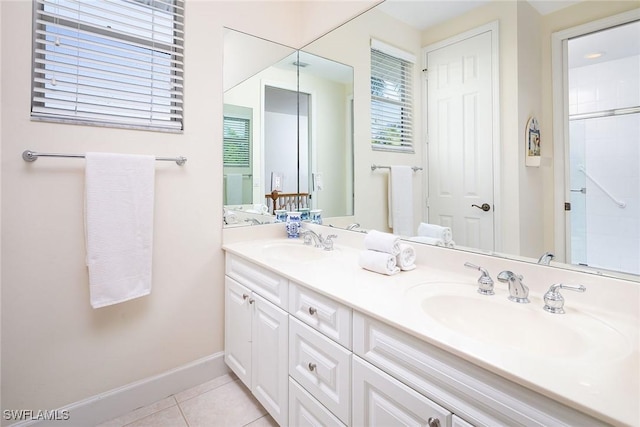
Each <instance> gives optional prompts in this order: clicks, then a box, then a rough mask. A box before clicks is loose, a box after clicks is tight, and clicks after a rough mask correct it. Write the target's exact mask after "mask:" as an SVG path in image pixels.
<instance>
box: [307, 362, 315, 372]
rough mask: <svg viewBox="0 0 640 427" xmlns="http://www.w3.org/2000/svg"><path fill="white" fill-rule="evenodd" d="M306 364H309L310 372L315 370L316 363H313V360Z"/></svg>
mask: <svg viewBox="0 0 640 427" xmlns="http://www.w3.org/2000/svg"><path fill="white" fill-rule="evenodd" d="M308 366H309V370H310V371H311V372H313V371H315V370H316V364H315V363H313V362H309V365H308Z"/></svg>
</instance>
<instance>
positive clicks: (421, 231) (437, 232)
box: [418, 222, 453, 243]
mask: <svg viewBox="0 0 640 427" xmlns="http://www.w3.org/2000/svg"><path fill="white" fill-rule="evenodd" d="M418 236H425V237H435V238H436V239H442V240H443V241H444V242H445V243H447V242H449V241H451V239H452V238H453V235H452V233H451V228H449V227H443V226H441V225H436V224H427V223H426V222H421V223H420V225H419V226H418Z"/></svg>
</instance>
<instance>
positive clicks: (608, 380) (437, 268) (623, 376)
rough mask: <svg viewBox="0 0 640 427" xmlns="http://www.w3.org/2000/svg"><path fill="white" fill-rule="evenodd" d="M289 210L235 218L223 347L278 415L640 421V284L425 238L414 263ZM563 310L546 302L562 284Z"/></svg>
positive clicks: (444, 422) (356, 420)
mask: <svg viewBox="0 0 640 427" xmlns="http://www.w3.org/2000/svg"><path fill="white" fill-rule="evenodd" d="M304 227H305V228H309V229H312V230H315V231H316V232H317V233H325V234H326V233H327V232H328V231H330V232H331V233H332V234H337V238H335V239H334V240H335V244H334V247H333V250H331V251H328V250H323V249H322V248H316V247H313V245H311V246H307V245H304V242H303V239H302V238H300V239H287V238H286V233H285V230H284V226H283V225H282V224H273V225H265V226H262V227H241V228H230V229H225V230H224V235H223V237H224V244H223V248H224V250H225V251H226V271H225V273H226V275H225V361H226V363H227V365H228V366H229V367H230V368H231V369H232V370H233V371H234V372H235V373H236V374H237V375H238V377H239V378H240V379H241V380H242V381H243V383H244V384H245V385H246V386H247V387H248V388H249V389H250V390H251V391H252V393H253V394H254V396H255V397H256V398H257V400H258V401H260V403H261V404H262V405H263V406H264V407H265V408H266V409H267V411H268V412H269V413H270V414H271V416H272V417H273V418H274V419H275V420H276V421H277V422H278V424H280V425H281V426H286V425H291V426H298V425H335V426H344V425H348V426H351V425H353V426H362V425H380V426H383V425H428V426H432V427H433V426H441V427H446V426H457V427H462V426H469V425H473V426H481V425H486V426H496V425H509V426H512V425H527V426H530V425H538V426H560V425H567V426H587V425H588V426H592V425H631V426H635V425H640V404H639V403H640V380H639V377H640V370H639V364H640V363H639V359H640V353H639V351H638V342H639V336H638V335H639V332H638V324H639V306H640V292H639V289H638V286H637V284H635V283H631V282H625V281H622V280H618V279H614V278H606V277H601V276H598V275H594V274H586V273H580V272H575V271H570V270H560V269H555V268H551V267H548V266H542V265H535V264H528V263H522V262H518V261H513V260H504V259H500V258H495V257H488V256H484V255H482V254H476V253H464V252H460V251H451V250H447V249H444V248H438V247H433V246H428V245H414V247H415V249H416V255H417V262H416V263H417V268H416V269H415V270H412V271H406V272H404V271H403V272H401V273H399V274H396V275H394V276H385V275H380V274H377V273H373V272H370V271H366V270H364V269H362V268H360V267H359V266H358V254H359V252H360V251H361V250H363V249H364V245H363V239H364V234H362V233H357V232H349V231H345V230H339V229H335V228H331V229H329V228H327V227H322V226H315V225H310V224H305V225H304ZM465 263H472V264H474V265H477V266H482V267H483V268H484V269H486V270H487V271H488V272H489V275H490V276H493V278H494V279H495V278H496V277H497V276H498V273H499V272H500V271H502V270H511V271H513V272H514V273H516V274H517V275H522V276H523V279H522V280H523V283H526V285H527V286H528V288H529V291H530V293H529V295H528V299H529V300H530V302H529V303H516V302H513V301H511V300H509V298H508V297H509V291H508V287H507V284H505V283H502V282H499V281H497V280H496V282H495V285H494V295H484V294H482V293H480V292H478V291H477V290H478V282H477V280H478V278H479V276H480V272H478V271H473V270H471V269H468V268H465V266H464V264H465ZM557 283H564V284H565V285H578V284H581V285H583V286H584V287H585V288H586V292H580V293H577V292H575V293H574V292H569V291H565V290H561V291H560V292H561V294H562V295H563V296H564V298H565V302H564V310H565V313H564V314H560V313H550V312H548V311H546V310H544V309H543V306H544V305H545V302H543V296H544V294H545V293H546V292H547V291H548V290H549V288H550V286H551V285H553V284H557Z"/></svg>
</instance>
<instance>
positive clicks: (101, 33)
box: [31, 0, 184, 130]
mask: <svg viewBox="0 0 640 427" xmlns="http://www.w3.org/2000/svg"><path fill="white" fill-rule="evenodd" d="M34 7H35V11H34V19H35V31H34V44H33V45H34V51H33V52H34V55H33V56H34V65H33V75H34V78H33V83H32V85H33V87H32V93H33V96H32V108H31V115H32V117H33V118H34V119H45V120H56V121H62V122H65V123H66V122H76V123H87V124H108V125H112V126H119V125H121V126H122V127H127V128H129V127H134V128H143V129H151V130H153V129H157V130H166V129H171V130H175V129H179V130H181V129H182V114H183V108H182V103H183V92H182V90H183V84H182V81H183V55H184V54H183V51H184V49H183V37H182V35H183V28H184V25H183V21H184V0H36V1H35V2H34Z"/></svg>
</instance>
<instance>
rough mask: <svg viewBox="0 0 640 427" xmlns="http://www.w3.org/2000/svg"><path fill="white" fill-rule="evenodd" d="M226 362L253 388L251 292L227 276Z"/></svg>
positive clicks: (225, 302)
mask: <svg viewBox="0 0 640 427" xmlns="http://www.w3.org/2000/svg"><path fill="white" fill-rule="evenodd" d="M224 280H225V294H224V295H225V296H224V308H225V311H224V361H225V362H226V364H227V366H229V368H231V370H232V371H233V372H235V374H236V375H237V376H238V378H240V380H241V381H242V382H243V383H244V384H245V385H246V386H247V387H249V388H251V306H252V305H251V304H250V303H249V301H252V299H251V291H249V289H247V288H245V287H244V286H242V285H241V284H239V283H238V282H236V281H235V280H233V279H231V278H229V277H228V276H225V278H224Z"/></svg>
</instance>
